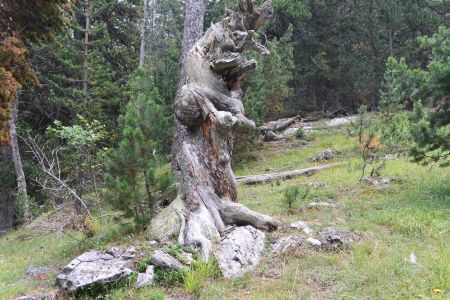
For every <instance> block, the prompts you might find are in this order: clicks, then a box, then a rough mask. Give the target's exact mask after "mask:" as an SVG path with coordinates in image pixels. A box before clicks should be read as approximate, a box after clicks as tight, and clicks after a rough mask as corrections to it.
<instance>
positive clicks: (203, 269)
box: [184, 258, 222, 297]
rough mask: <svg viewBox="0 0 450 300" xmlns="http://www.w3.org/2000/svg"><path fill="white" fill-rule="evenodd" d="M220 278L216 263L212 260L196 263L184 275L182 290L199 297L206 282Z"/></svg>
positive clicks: (220, 274)
mask: <svg viewBox="0 0 450 300" xmlns="http://www.w3.org/2000/svg"><path fill="white" fill-rule="evenodd" d="M220 276H222V273H221V271H220V268H219V265H218V264H217V261H216V260H215V259H213V258H211V259H210V260H208V262H207V263H205V262H203V261H197V262H196V263H195V264H194V265H193V266H192V267H191V268H190V270H189V271H188V272H187V273H186V275H185V280H184V289H185V290H186V292H188V293H190V294H193V295H195V296H196V297H200V296H201V295H202V291H203V289H204V287H205V286H206V285H207V284H208V280H211V279H217V278H219V277H220Z"/></svg>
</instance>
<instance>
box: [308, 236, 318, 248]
mask: <svg viewBox="0 0 450 300" xmlns="http://www.w3.org/2000/svg"><path fill="white" fill-rule="evenodd" d="M306 241H307V242H308V243H310V244H311V245H313V246H322V242H321V241H319V240H318V239H315V238H312V237H309V238H308V239H307V240H306Z"/></svg>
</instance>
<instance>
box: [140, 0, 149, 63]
mask: <svg viewBox="0 0 450 300" xmlns="http://www.w3.org/2000/svg"><path fill="white" fill-rule="evenodd" d="M147 30H148V0H144V24H143V25H142V32H141V49H140V52H139V68H143V67H144V65H145V47H146V42H147Z"/></svg>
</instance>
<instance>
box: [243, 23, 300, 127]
mask: <svg viewBox="0 0 450 300" xmlns="http://www.w3.org/2000/svg"><path fill="white" fill-rule="evenodd" d="M267 48H268V49H269V51H270V53H271V54H270V57H269V58H263V57H259V56H258V63H259V65H258V70H257V71H256V74H254V75H253V76H252V77H251V78H250V80H249V81H248V83H247V86H246V88H245V98H244V103H245V107H246V112H247V114H248V115H249V116H250V118H251V119H253V120H254V121H255V122H256V123H258V124H261V123H263V122H264V121H265V120H266V119H268V118H270V119H273V118H276V117H277V116H279V115H280V113H282V112H283V111H284V110H285V104H286V102H287V101H288V99H289V97H291V96H292V92H293V89H292V88H291V87H290V82H291V80H292V79H293V75H292V74H293V73H292V72H293V68H294V63H293V44H292V26H289V28H288V29H287V30H286V32H285V34H284V35H283V36H282V37H281V38H280V39H276V38H275V39H273V40H272V41H269V42H268V43H267Z"/></svg>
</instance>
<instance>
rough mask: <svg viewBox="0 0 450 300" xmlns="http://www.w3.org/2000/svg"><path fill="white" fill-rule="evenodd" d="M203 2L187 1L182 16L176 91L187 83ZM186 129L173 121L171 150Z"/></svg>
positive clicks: (199, 34)
mask: <svg viewBox="0 0 450 300" xmlns="http://www.w3.org/2000/svg"><path fill="white" fill-rule="evenodd" d="M205 10H206V4H205V0H187V1H186V7H185V14H184V27H183V40H182V42H181V56H180V62H181V65H180V73H179V78H178V89H180V88H181V87H182V86H184V85H185V84H186V83H187V71H186V62H185V60H186V57H187V55H188V52H189V50H190V49H191V48H192V47H193V46H194V45H195V43H196V42H197V41H198V40H199V39H200V38H201V37H202V35H203V23H204V21H203V19H204V16H205ZM186 134H187V133H186V127H185V126H182V125H181V124H180V122H179V121H178V120H177V118H175V120H174V140H173V145H172V149H177V148H179V147H180V146H181V142H182V141H183V140H184V139H185V137H186ZM175 162H176V157H175V151H172V169H173V171H174V173H175V176H176V178H177V180H179V175H180V170H178V169H177V165H176V163H175Z"/></svg>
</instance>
